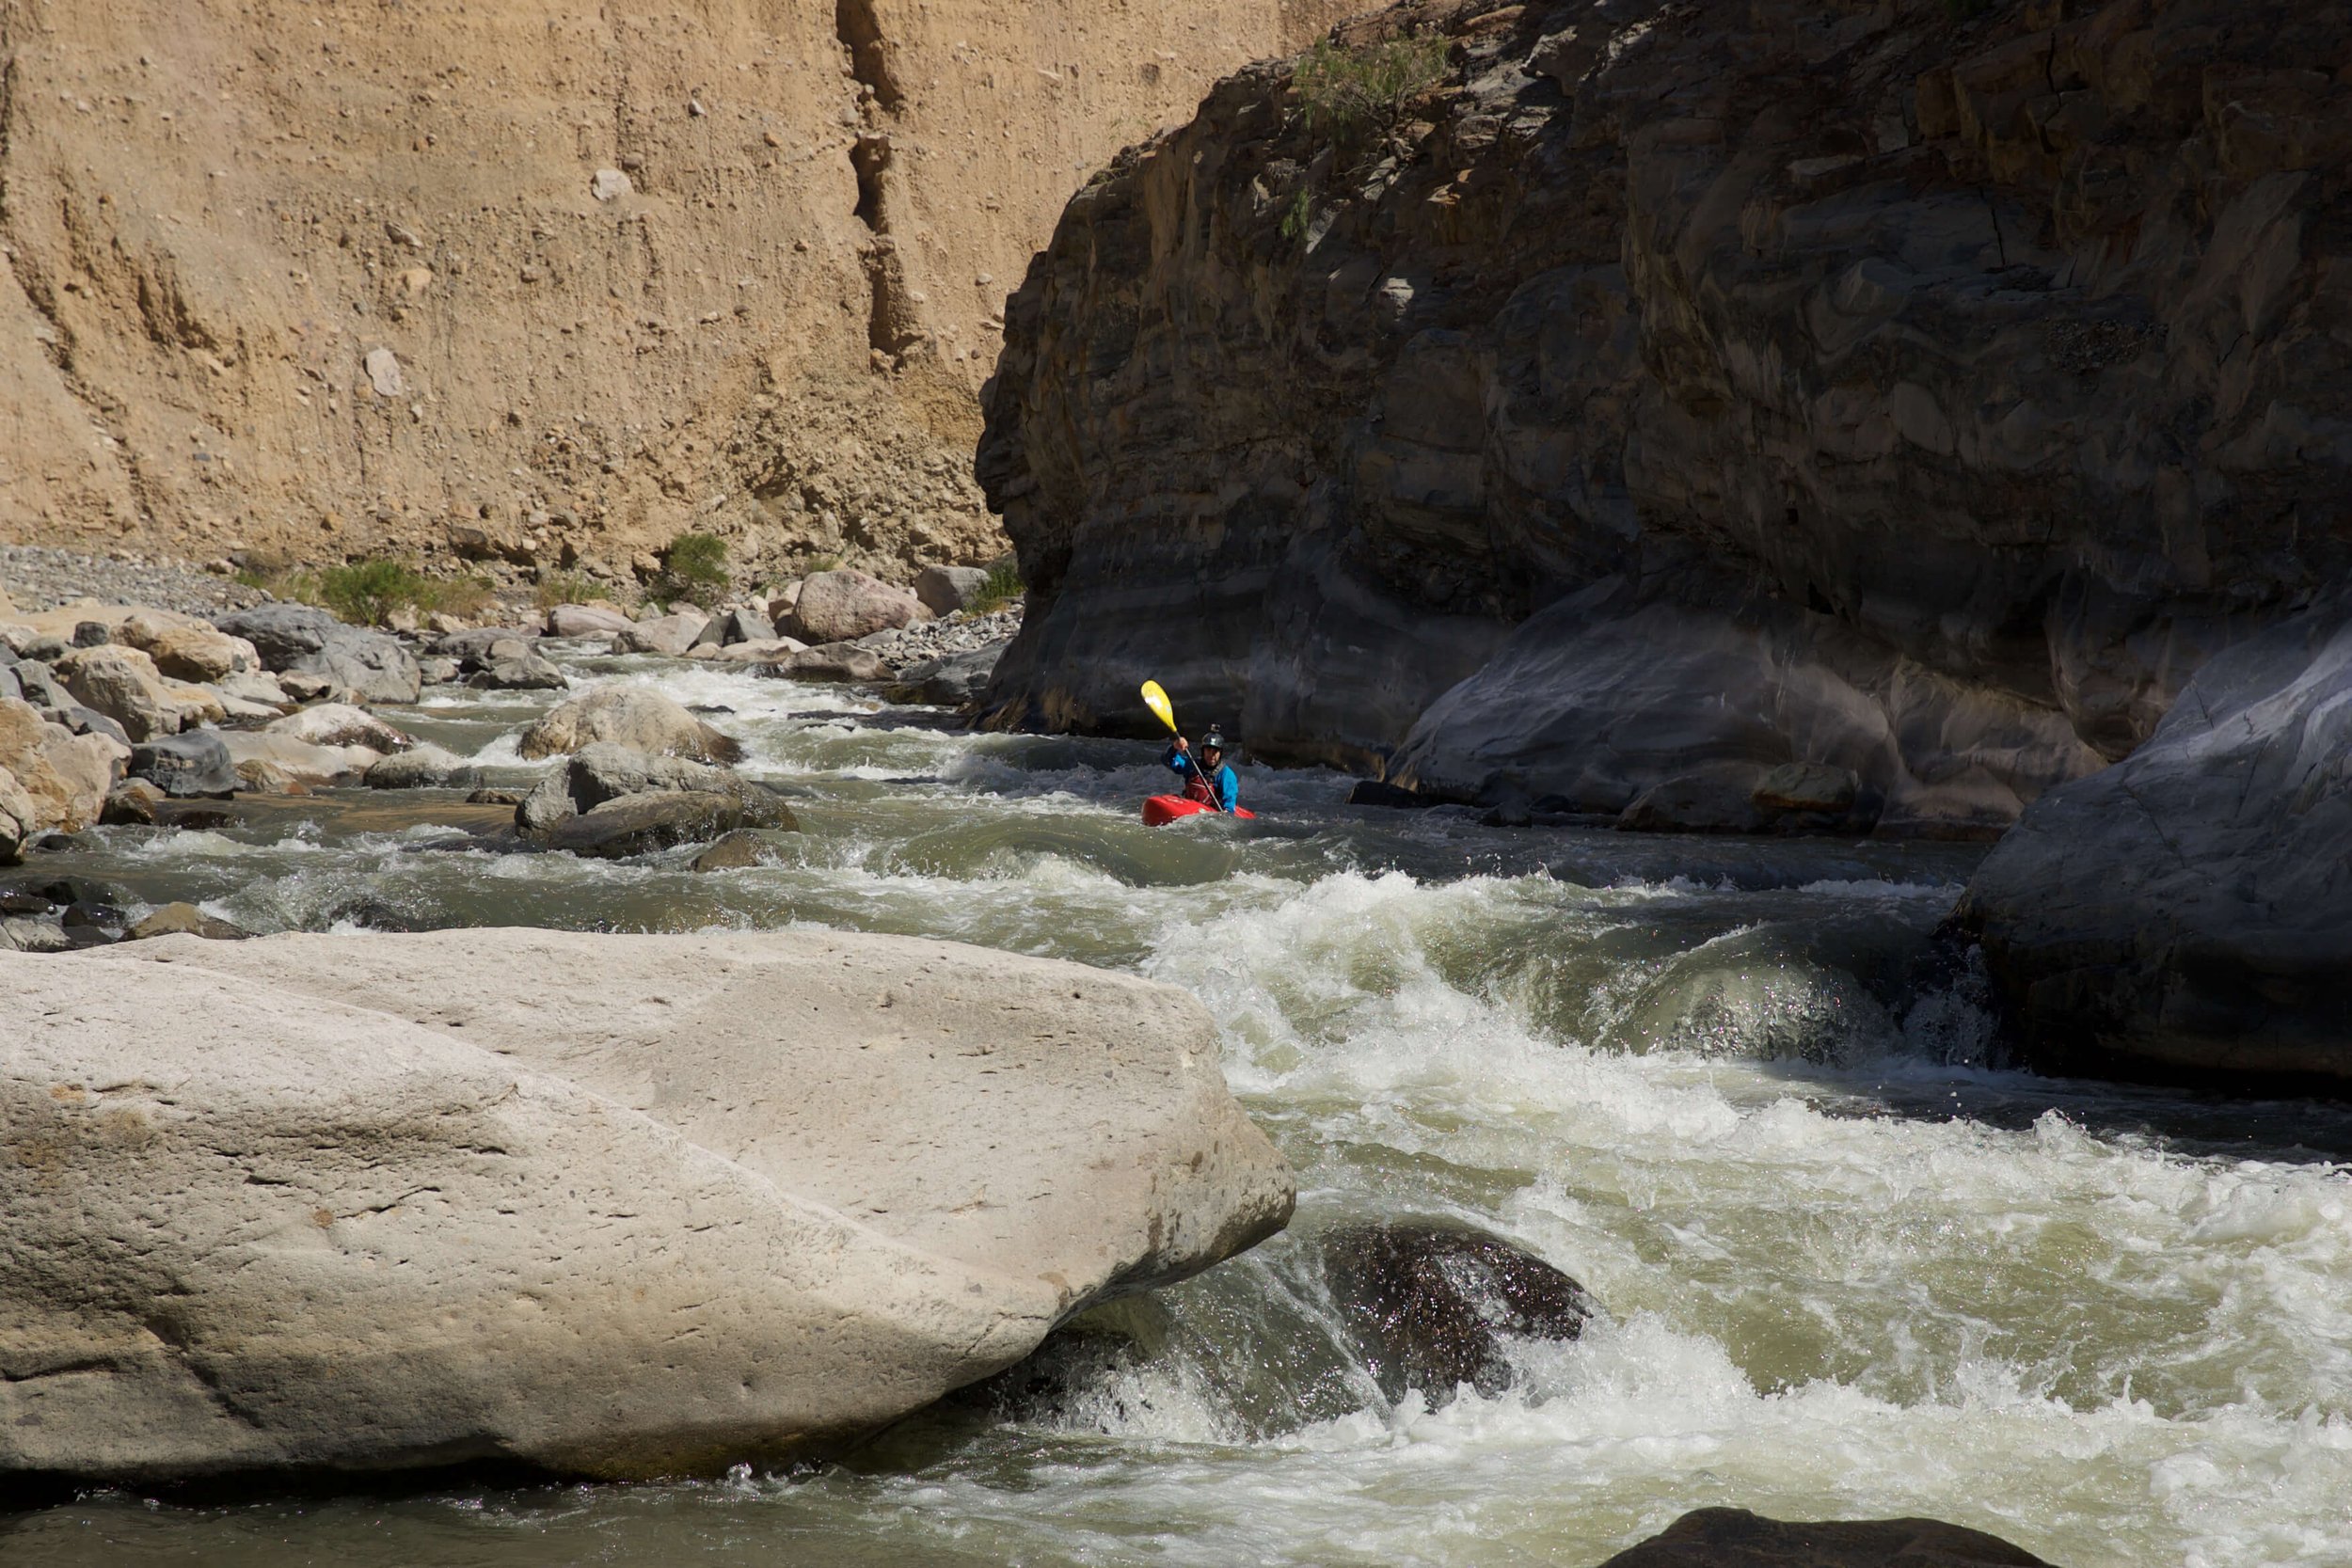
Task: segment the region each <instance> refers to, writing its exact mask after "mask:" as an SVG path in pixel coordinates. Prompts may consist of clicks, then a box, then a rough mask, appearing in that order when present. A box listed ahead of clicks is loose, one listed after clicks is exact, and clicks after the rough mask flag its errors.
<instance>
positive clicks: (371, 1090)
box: [0, 930, 1293, 1483]
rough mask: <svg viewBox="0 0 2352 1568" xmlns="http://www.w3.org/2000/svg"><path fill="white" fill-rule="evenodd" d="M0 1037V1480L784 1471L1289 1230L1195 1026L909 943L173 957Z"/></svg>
mask: <svg viewBox="0 0 2352 1568" xmlns="http://www.w3.org/2000/svg"><path fill="white" fill-rule="evenodd" d="M421 977H425V978H421ZM0 1004H5V1007H6V1011H7V1014H8V1017H10V1018H11V1019H14V1020H17V1021H19V1022H18V1026H16V1027H12V1028H11V1029H9V1030H8V1031H7V1032H6V1033H5V1034H0V1147H5V1148H6V1150H7V1152H8V1161H9V1165H10V1168H11V1169H12V1170H13V1171H14V1172H15V1173H16V1176H15V1178H14V1184H13V1188H12V1192H11V1196H10V1200H9V1202H8V1206H7V1209H6V1212H5V1214H0V1233H4V1234H0V1475H10V1476H13V1477H16V1478H18V1479H23V1478H24V1477H26V1476H28V1475H33V1474H41V1475H48V1476H56V1477H72V1478H86V1479H91V1480H106V1481H134V1482H138V1483H151V1482H155V1481H167V1480H170V1479H173V1478H183V1477H192V1476H204V1475H217V1474H223V1473H230V1472H251V1471H261V1470H280V1469H304V1470H310V1471H364V1470H386V1469H399V1468H405V1467H413V1466H418V1465H449V1464H459V1463H465V1462H469V1461H476V1460H501V1461H507V1462H519V1463H522V1464H526V1465H536V1466H539V1467H542V1468H545V1469H548V1470H552V1471H559V1472H564V1473H573V1474H581V1475H590V1476H604V1477H629V1476H649V1475H660V1474H670V1473H678V1472H686V1471H698V1470H700V1471H707V1470H712V1469H718V1468H723V1467H724V1466H726V1465H732V1464H736V1463H739V1462H752V1463H762V1462H773V1461H777V1460H782V1459H787V1458H790V1457H792V1456H796V1455H802V1454H805V1453H808V1452H811V1451H814V1450H818V1449H823V1448H825V1447H827V1446H829V1445H832V1444H835V1443H838V1442H840V1441H842V1440H845V1439H847V1438H850V1437H853V1436H855V1435H857V1434H859V1433H865V1432H869V1431H871V1430H873V1429H874V1428H876V1427H879V1426H881V1425H882V1424H883V1423H885V1422H888V1421H890V1420H892V1419H894V1418H897V1417H898V1416H900V1415H902V1414H904V1413H906V1412H907V1411H909V1410H912V1409H914V1408H916V1407H917V1406H920V1405H922V1404H924V1403H926V1402H930V1401H931V1400H933V1399H935V1398H937V1397H938V1396H939V1395H941V1394H943V1393H945V1392H946V1391H947V1390H949V1389H951V1388H954V1387H957V1386H961V1385H962V1384H965V1383H969V1382H972V1381H975V1380H977V1379H978V1378H981V1377H985V1376H987V1375H989V1374H991V1373H993V1372H995V1371H998V1370H1001V1369H1003V1368H1005V1367H1007V1366H1009V1365H1010V1364H1011V1363H1012V1362H1014V1361H1016V1360H1018V1359H1019V1358H1020V1357H1021V1356H1022V1355H1024V1354H1026V1353H1027V1352H1028V1351H1029V1350H1031V1349H1032V1348H1034V1347H1035V1346H1036V1345H1037V1344H1038V1342H1039V1341H1040V1340H1041V1338H1043V1337H1044V1336H1045V1334H1046V1333H1047V1332H1048V1331H1049V1330H1050V1329H1052V1328H1053V1327H1054V1325H1055V1324H1057V1323H1059V1322H1061V1321H1062V1320H1063V1319H1064V1318H1066V1317H1068V1316H1070V1315H1071V1314H1073V1313H1074V1312H1077V1311H1079V1310H1081V1309H1083V1308H1084V1307H1087V1306H1088V1305H1089V1304H1090V1303H1093V1302H1098V1301H1101V1300H1104V1299H1106V1298H1109V1297H1112V1296H1116V1295H1118V1294H1120V1293H1121V1292H1124V1291H1136V1290H1142V1289H1145V1288H1148V1287H1151V1286H1153V1285H1156V1284H1161V1283H1165V1282H1168V1281H1171V1280H1175V1279H1179V1278H1182V1277H1184V1276H1185V1275H1189V1274H1192V1273H1194V1272H1196V1271H1197V1270H1200V1269H1201V1268H1204V1267H1206V1266H1208V1265H1209V1264H1211V1263H1213V1262H1215V1261H1216V1260H1217V1259H1222V1258H1224V1257H1227V1256H1229V1255H1231V1254H1232V1253H1233V1252H1236V1251H1239V1250H1240V1249H1242V1248H1244V1247H1247V1246H1248V1245H1250V1244H1251V1243H1254V1242H1256V1241H1257V1240H1259V1239H1261V1238H1263V1236H1265V1235H1267V1234H1269V1233H1270V1232H1272V1231H1274V1230H1276V1229H1278V1228H1279V1227H1280V1226H1281V1225H1282V1224H1283V1222H1284V1220H1285V1219H1286V1218H1287V1216H1288V1214H1289V1212H1290V1207H1291V1201H1292V1191H1293V1188H1292V1180H1291V1175H1290V1172H1289V1170H1288V1169H1287V1167H1286V1166H1285V1165H1284V1164H1283V1163H1282V1160H1281V1158H1280V1156H1279V1155H1278V1154H1277V1153H1276V1152H1275V1151H1274V1149H1273V1148H1272V1147H1271V1146H1270V1145H1268V1144H1267V1143H1266V1141H1265V1139H1264V1138H1263V1136H1262V1135H1261V1134H1260V1133H1259V1132H1257V1130H1256V1129H1255V1128H1253V1127H1252V1126H1251V1125H1250V1123H1249V1121H1248V1118H1247V1117H1245V1116H1244V1115H1243V1114H1242V1112H1241V1109H1240V1107H1239V1106H1238V1105H1237V1104H1236V1103H1235V1102H1234V1101H1233V1100H1232V1096H1231V1095H1230V1094H1228V1092H1227V1091H1226V1087H1225V1084H1224V1080H1223V1078H1222V1077H1221V1075H1220V1074H1219V1072H1218V1069H1217V1051H1216V1035H1215V1031H1214V1029H1213V1027H1212V1026H1211V1023H1210V1021H1209V1018H1208V1016H1207V1014H1206V1013H1204V1012H1203V1011H1202V1010H1201V1009H1200V1006H1199V1004H1198V1003H1196V1002H1194V1001H1193V1000H1192V999H1191V998H1190V997H1188V996H1186V995H1185V994H1184V993H1183V992H1181V991H1178V990H1174V989H1173V988H1171V987H1167V986H1160V985H1155V984H1152V983H1149V982H1145V981H1139V980H1134V979H1129V978H1125V977H1122V976H1118V975H1112V974H1103V973H1100V972H1097V971H1093V970H1088V969H1084V968H1081V967H1079V966H1077V965H1073V964H1066V963H1058V962H1049V961H1045V960H1040V959H1034V958H1018V957H1014V956H1011V955H1008V954H1003V953H993V952H991V953H982V952H979V951H977V950H971V949H965V948H961V947H957V946H954V945H951V944H947V943H941V942H918V941H911V940H905V939H899V938H891V937H866V936H843V935H834V934H830V933H789V934H785V933H779V934H772V935H761V936H716V937H714V936H709V935H700V936H695V937H692V938H684V937H661V936H595V935H581V934H567V933H558V932H548V931H522V930H507V931H501V930H469V931H451V932H443V933H436V934H433V935H425V936H384V935H370V936H367V937H362V938H351V937H319V936H287V937H271V938H263V939H260V940H256V941H252V942H204V941H201V940H199V939H198V938H195V937H187V936H182V937H166V938H160V939H157V940H154V941H150V942H137V943H135V944H132V945H129V946H124V947H118V948H111V949H107V950H103V951H101V952H94V953H89V954H85V955H78V956H72V957H48V958H26V957H20V956H16V955H6V954H0ZM164 1017H168V1018H170V1020H171V1021H172V1022H171V1027H170V1028H169V1029H167V1030H161V1031H159V1030H158V1029H157V1028H156V1027H155V1022H154V1021H155V1020H156V1019H158V1018H164Z"/></svg>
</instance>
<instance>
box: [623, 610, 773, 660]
mask: <svg viewBox="0 0 2352 1568" xmlns="http://www.w3.org/2000/svg"><path fill="white" fill-rule="evenodd" d="M632 629H634V628H632ZM775 640H776V624H775V623H774V622H773V621H771V620H769V619H768V617H767V616H766V615H764V614H762V613H761V612H760V611H758V610H753V609H750V608H748V607H742V606H739V607H738V608H736V609H734V610H724V611H722V612H721V613H719V614H717V615H714V616H712V617H711V618H710V620H709V621H708V622H707V623H706V624H705V625H704V626H703V628H702V630H701V631H699V632H697V633H696V634H695V635H694V640H693V641H691V642H689V643H688V644H687V647H688V649H689V650H691V649H694V648H731V647H733V646H734V645H735V644H737V643H738V642H772V641H775Z"/></svg>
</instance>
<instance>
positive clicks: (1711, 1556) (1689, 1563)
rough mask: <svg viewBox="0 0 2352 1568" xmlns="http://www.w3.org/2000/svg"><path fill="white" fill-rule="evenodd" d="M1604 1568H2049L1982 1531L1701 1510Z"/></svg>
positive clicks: (1918, 1522) (1934, 1522) (1928, 1522)
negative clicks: (1771, 1516)
mask: <svg viewBox="0 0 2352 1568" xmlns="http://www.w3.org/2000/svg"><path fill="white" fill-rule="evenodd" d="M1599 1568H2050V1564H2048V1563H2046V1562H2044V1561H2043V1560H2042V1559H2040V1558H2038V1557H2036V1556H2034V1555H2033V1554H2032V1553H2031V1552H2029V1551H2026V1549H2025V1548H2024V1547H2022V1546H2018V1545H2014V1544H2010V1542H2007V1541H2004V1540H2002V1539H2001V1538H2000V1537H1999V1536H1997V1535H1987V1534H1985V1533H1984V1532H1983V1531H1982V1530H1974V1529H1969V1528H1965V1527H1963V1526H1960V1525H1947V1524H1945V1523H1944V1522H1943V1521H1941V1520H1939V1519H1845V1520H1824V1521H1820V1522H1816V1523H1804V1522H1796V1521H1791V1520H1784V1519H1767V1518H1765V1517H1764V1516H1763V1515H1761V1514H1757V1513H1749V1512H1748V1511H1747V1510H1746V1509H1744V1508H1702V1509H1697V1510H1695V1511H1693V1512H1692V1513H1686V1514H1684V1515H1683V1516H1682V1517H1681V1518H1679V1519H1677V1520H1676V1521H1675V1522H1674V1523H1673V1524H1671V1525H1668V1526H1667V1527H1666V1528H1665V1529H1664V1530H1662V1531H1661V1532H1660V1533H1659V1534H1657V1535H1653V1536H1651V1537H1650V1538H1649V1539H1648V1540H1647V1541H1644V1542H1642V1543H1640V1544H1638V1545H1633V1546H1629V1547H1628V1548H1626V1549H1625V1550H1624V1551H1622V1552H1619V1553H1618V1554H1617V1555H1616V1556H1614V1557H1613V1558H1611V1559H1610V1560H1608V1561H1606V1562H1604V1563H1601V1564H1600V1565H1599Z"/></svg>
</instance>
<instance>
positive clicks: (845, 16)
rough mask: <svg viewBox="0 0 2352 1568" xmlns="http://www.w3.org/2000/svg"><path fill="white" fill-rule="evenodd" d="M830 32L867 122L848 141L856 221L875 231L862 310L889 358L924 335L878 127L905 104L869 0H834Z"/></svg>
mask: <svg viewBox="0 0 2352 1568" xmlns="http://www.w3.org/2000/svg"><path fill="white" fill-rule="evenodd" d="M833 19H834V36H835V37H837V38H838V39H839V40H841V47H842V48H843V49H845V50H847V51H848V52H849V56H850V75H851V76H852V77H854V78H855V79H856V81H857V83H858V87H859V95H858V96H859V99H860V103H859V113H860V119H861V120H862V121H863V122H864V124H865V126H866V128H865V129H863V130H861V131H859V132H858V134H857V138H856V139H855V140H854V141H852V142H851V143H850V169H851V170H852V171H853V172H854V173H855V174H856V176H857V206H856V208H855V213H856V216H857V220H858V222H860V223H861V224H864V225H865V226H866V231H867V232H868V233H869V234H871V235H872V236H873V238H872V239H871V240H870V241H868V242H867V245H866V251H865V261H866V286H867V289H868V290H869V292H870V294H871V297H870V299H869V300H868V302H867V305H866V346H867V347H868V348H870V349H871V350H873V351H874V352H875V353H876V354H878V355H886V356H891V357H893V358H894V359H895V358H896V357H897V356H898V355H901V354H904V353H905V352H906V351H907V350H908V349H909V348H911V347H913V346H914V344H916V343H917V342H920V341H922V339H923V327H922V324H921V322H919V321H918V320H917V319H916V312H915V309H914V300H913V298H912V297H911V291H910V290H909V289H908V288H907V282H906V266H905V263H904V262H903V261H901V260H900V259H899V256H898V242H897V241H896V240H895V239H893V238H892V237H891V211H890V206H891V202H890V185H891V178H890V162H891V153H892V145H891V137H890V133H888V132H887V131H883V130H880V129H877V128H875V126H874V121H875V120H876V119H878V118H879V117H880V116H881V115H885V114H888V115H895V114H896V113H897V112H898V106H899V104H900V103H903V102H904V94H902V93H901V92H900V91H899V89H898V77H897V76H896V74H895V73H894V72H893V71H892V68H891V47H890V40H888V39H887V38H885V37H884V36H883V35H882V18H881V16H880V15H879V14H878V13H877V12H876V10H875V8H874V0H835V3H834V12H833Z"/></svg>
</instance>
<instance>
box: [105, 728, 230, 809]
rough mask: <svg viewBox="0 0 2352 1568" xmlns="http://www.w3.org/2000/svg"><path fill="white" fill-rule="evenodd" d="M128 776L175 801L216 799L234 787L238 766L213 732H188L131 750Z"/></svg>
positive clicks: (225, 794) (142, 744)
mask: <svg viewBox="0 0 2352 1568" xmlns="http://www.w3.org/2000/svg"><path fill="white" fill-rule="evenodd" d="M130 773H131V776H132V777H133V778H135V779H145V780H147V781H148V782H149V783H150V784H153V785H154V786H155V787H156V788H158V789H160V790H162V791H163V792H164V794H165V795H166V796H167V797H169V798H170V799H172V800H201V799H205V798H212V799H218V798H220V797H223V796H227V795H231V794H234V793H235V792H236V788H237V764H236V761H235V759H234V758H232V757H231V756H230V754H229V747H228V745H227V744H226V743H225V742H223V741H222V739H221V738H220V734H219V732H218V731H216V730H190V731H188V732H187V733H186V734H184V735H173V736H162V737H160V738H158V739H154V740H150V741H144V742H142V743H141V744H139V745H136V746H134V747H132V748H131V767H130Z"/></svg>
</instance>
